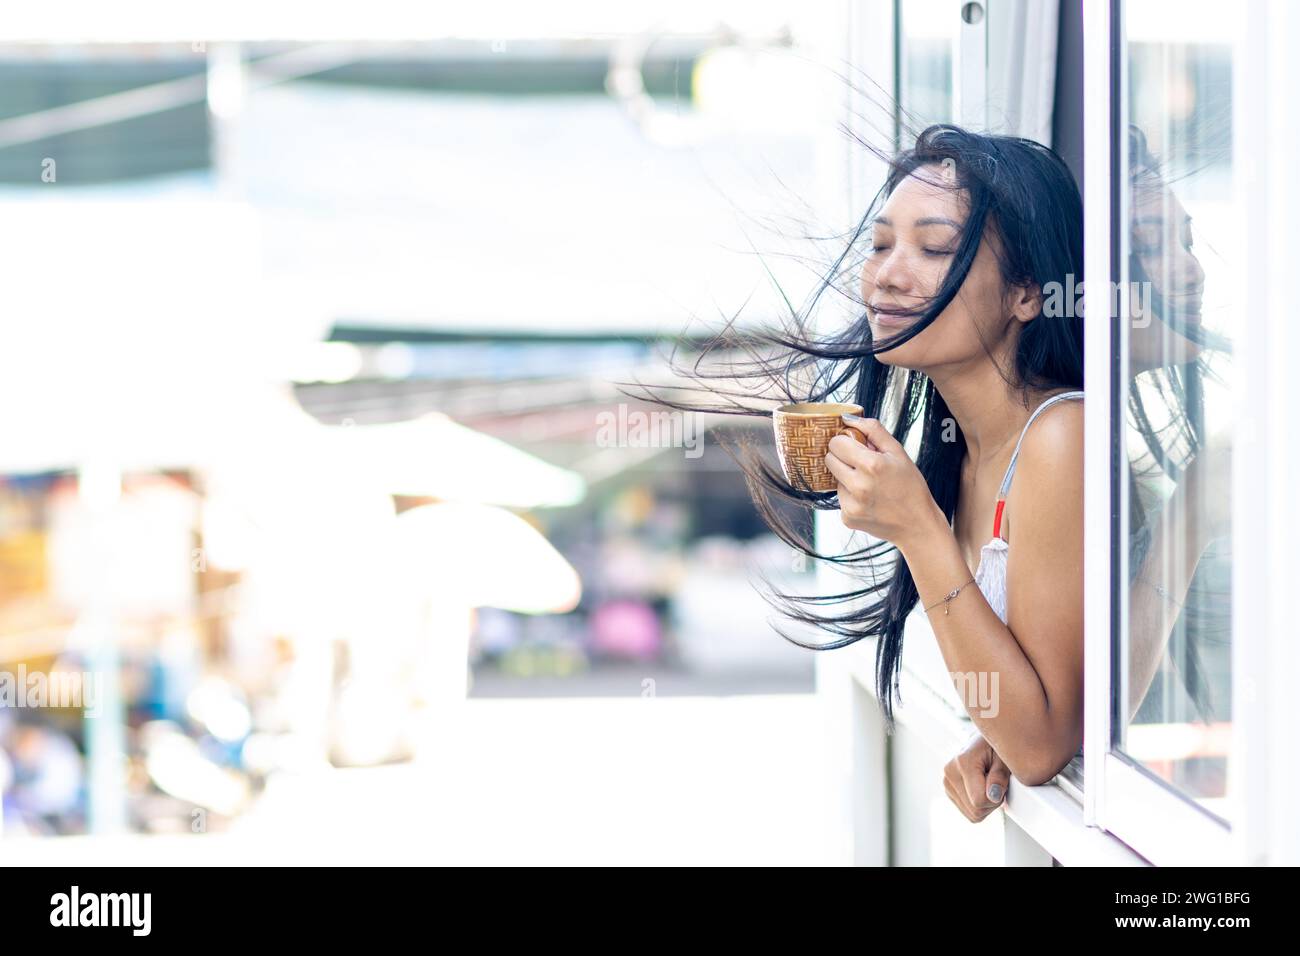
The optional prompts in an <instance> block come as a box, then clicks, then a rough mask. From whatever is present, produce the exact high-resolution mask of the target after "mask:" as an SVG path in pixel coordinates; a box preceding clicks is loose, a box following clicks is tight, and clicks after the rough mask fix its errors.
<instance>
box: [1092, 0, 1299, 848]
mask: <svg viewBox="0 0 1300 956" xmlns="http://www.w3.org/2000/svg"><path fill="white" fill-rule="evenodd" d="M1124 2H1125V0H1111V2H1106V3H1095V4H1085V6H1084V71H1085V97H1084V100H1085V105H1084V143H1085V155H1084V193H1085V196H1087V197H1091V198H1090V199H1088V200H1086V201H1085V206H1086V208H1085V211H1084V218H1085V230H1084V231H1085V236H1084V243H1085V257H1086V265H1085V279H1084V282H1085V302H1086V301H1087V298H1088V297H1087V292H1086V290H1090V289H1098V288H1100V289H1103V290H1108V289H1109V288H1110V286H1109V283H1110V282H1111V281H1112V280H1113V281H1123V280H1125V279H1126V278H1127V276H1126V274H1125V271H1126V264H1125V262H1124V257H1123V256H1122V255H1121V249H1122V247H1121V245H1120V242H1119V236H1120V232H1119V231H1118V230H1120V229H1122V228H1124V223H1126V222H1127V221H1128V217H1127V210H1126V203H1127V195H1128V190H1127V189H1126V188H1120V189H1114V188H1113V187H1114V186H1116V185H1117V184H1119V183H1118V181H1117V178H1116V177H1117V176H1119V174H1120V171H1121V167H1120V165H1119V156H1120V155H1121V154H1120V152H1119V149H1120V148H1121V146H1122V144H1123V143H1124V142H1125V134H1124V131H1125V130H1126V128H1127V121H1128V116H1127V89H1125V88H1123V87H1122V86H1121V84H1122V82H1123V74H1122V70H1123V68H1124V64H1125V57H1126V53H1127V44H1126V40H1125V34H1124V20H1123V11H1124ZM1226 19H1227V20H1229V21H1230V22H1231V23H1232V24H1233V25H1234V28H1235V33H1234V35H1233V37H1232V42H1233V71H1234V102H1233V122H1234V177H1235V182H1236V187H1237V188H1238V189H1239V190H1240V192H1239V194H1240V195H1243V196H1244V197H1245V202H1244V204H1243V208H1242V209H1241V210H1240V212H1239V217H1238V218H1239V230H1240V231H1239V233H1238V234H1239V235H1241V236H1243V237H1244V238H1245V246H1244V248H1243V249H1242V250H1240V252H1241V258H1242V261H1243V262H1245V263H1247V264H1248V265H1247V267H1246V269H1247V274H1246V275H1243V276H1240V277H1238V280H1239V281H1238V282H1237V288H1240V289H1242V290H1243V296H1244V298H1243V300H1242V302H1241V308H1242V314H1243V315H1244V316H1257V317H1260V318H1259V319H1257V320H1255V322H1254V325H1253V327H1251V328H1247V329H1245V334H1241V335H1239V337H1238V340H1237V341H1236V343H1235V348H1236V350H1237V351H1236V353H1235V355H1234V363H1235V364H1236V368H1235V371H1234V378H1235V394H1234V406H1235V411H1236V414H1237V416H1238V419H1239V421H1242V422H1244V423H1251V422H1253V424H1254V427H1253V428H1251V427H1243V428H1242V429H1241V430H1240V431H1239V432H1238V434H1237V436H1236V441H1237V444H1236V447H1235V448H1234V452H1233V505H1232V507H1233V538H1234V546H1233V568H1232V577H1233V585H1232V587H1233V641H1232V680H1233V713H1232V721H1233V729H1232V751H1231V754H1232V756H1231V762H1230V771H1229V773H1230V779H1229V788H1228V798H1229V808H1230V810H1229V816H1230V818H1231V820H1232V822H1233V825H1232V826H1231V827H1228V826H1225V825H1224V824H1223V822H1222V821H1220V820H1219V819H1218V818H1217V817H1215V816H1213V815H1212V814H1210V813H1209V812H1208V811H1206V810H1205V809H1204V808H1202V807H1200V806H1199V805H1197V804H1196V803H1195V802H1194V801H1193V800H1192V799H1191V798H1190V797H1188V796H1186V795H1184V794H1181V793H1179V792H1178V791H1176V790H1175V789H1174V788H1172V787H1170V786H1169V785H1167V784H1166V783H1164V782H1163V781H1160V780H1158V779H1157V778H1156V777H1155V776H1154V775H1152V774H1150V773H1148V772H1147V771H1145V770H1144V769H1143V768H1141V767H1140V765H1138V764H1137V763H1136V762H1135V761H1133V760H1132V759H1131V758H1129V757H1127V756H1125V755H1123V754H1122V753H1120V752H1118V751H1116V750H1115V749H1114V748H1113V747H1112V745H1111V740H1112V733H1113V731H1114V729H1115V726H1114V724H1113V720H1114V719H1115V715H1114V713H1113V699H1114V698H1115V695H1116V694H1119V695H1120V699H1123V697H1124V695H1123V694H1122V690H1123V689H1122V687H1119V686H1116V684H1117V682H1116V681H1115V680H1114V679H1113V676H1112V675H1114V674H1115V673H1116V671H1115V669H1114V664H1115V663H1116V661H1115V660H1114V657H1113V654H1114V649H1115V642H1114V638H1115V635H1116V634H1117V633H1118V632H1117V630H1116V629H1117V628H1118V627H1120V626H1123V624H1124V622H1126V621H1127V618H1128V593H1127V588H1126V587H1124V586H1123V584H1122V582H1123V580H1124V577H1125V575H1124V574H1123V573H1122V569H1121V568H1119V567H1117V564H1118V563H1119V560H1120V554H1119V551H1118V550H1117V549H1116V548H1115V547H1114V544H1115V540H1114V536H1115V534H1116V527H1117V517H1118V516H1120V515H1124V514H1127V512H1128V509H1127V485H1126V483H1125V482H1122V481H1116V480H1115V477H1116V475H1117V471H1116V469H1117V468H1118V467H1119V466H1120V465H1121V464H1122V463H1121V462H1120V461H1117V460H1116V458H1115V457H1114V456H1116V455H1121V454H1125V453H1124V452H1123V451H1121V450H1120V449H1117V448H1116V447H1115V443H1114V442H1113V440H1112V431H1111V429H1112V423H1113V417H1112V416H1114V415H1122V414H1123V413H1124V407H1125V406H1124V404H1123V402H1122V401H1120V396H1121V395H1122V392H1121V388H1122V387H1123V386H1124V380H1125V376H1124V371H1123V370H1124V369H1126V368H1127V365H1128V354H1127V339H1126V337H1125V336H1124V335H1122V334H1120V329H1121V326H1120V322H1121V320H1120V319H1119V318H1118V317H1114V316H1109V305H1108V303H1107V302H1106V301H1105V300H1106V299H1108V298H1109V297H1108V296H1103V302H1102V304H1101V307H1100V309H1099V310H1092V309H1089V310H1088V311H1089V313H1090V314H1100V315H1106V316H1108V319H1109V320H1108V321H1104V322H1103V321H1091V322H1088V323H1087V324H1086V328H1085V370H1086V373H1085V385H1084V387H1085V389H1086V391H1087V394H1088V401H1087V403H1086V411H1085V433H1086V452H1085V469H1086V472H1085V477H1086V490H1085V513H1086V516H1087V529H1088V532H1087V537H1086V539H1085V552H1086V553H1085V562H1084V575H1085V599H1086V607H1087V609H1088V611H1087V620H1086V621H1085V682H1086V693H1085V734H1084V760H1085V767H1086V770H1085V775H1084V818H1085V820H1086V821H1087V822H1088V823H1089V824H1090V825H1094V826H1098V827H1100V828H1103V829H1105V830H1107V831H1109V832H1110V833H1112V834H1114V835H1115V836H1116V837H1117V838H1119V839H1120V840H1122V841H1123V842H1124V843H1126V844H1127V845H1129V846H1131V847H1132V848H1133V849H1134V850H1136V851H1137V852H1138V853H1140V854H1142V856H1143V857H1145V858H1146V859H1147V860H1149V861H1151V862H1152V863H1154V864H1156V865H1158V866H1184V865H1196V866H1207V865H1250V864H1262V863H1279V862H1282V860H1283V859H1290V860H1294V859H1295V855H1296V852H1297V838H1296V834H1297V825H1296V822H1295V819H1294V814H1293V813H1284V812H1283V809H1282V804H1283V803H1285V802H1287V800H1288V795H1289V794H1291V793H1293V791H1291V790H1289V789H1284V788H1286V787H1293V786H1294V785H1295V782H1296V776H1297V771H1296V765H1295V764H1296V761H1295V757H1296V755H1295V753H1294V752H1293V751H1294V748H1293V747H1292V746H1291V745H1290V744H1289V743H1288V741H1289V739H1290V738H1292V737H1293V736H1294V735H1292V734H1289V733H1286V732H1282V733H1279V731H1283V729H1284V728H1286V727H1287V726H1288V724H1289V722H1290V721H1291V720H1293V719H1294V716H1293V714H1291V713H1289V712H1287V710H1288V708H1286V707H1285V706H1284V703H1285V702H1287V701H1289V700H1291V699H1292V697H1293V695H1294V691H1293V690H1292V689H1291V687H1290V686H1289V684H1290V678H1289V677H1288V676H1286V675H1294V673H1295V672H1296V671H1295V670H1294V667H1295V666H1296V662H1297V658H1298V657H1300V655H1298V654H1297V651H1296V648H1295V646H1294V645H1295V642H1294V640H1293V637H1294V634H1295V633H1296V631H1295V626H1294V616H1293V615H1292V614H1291V613H1290V609H1289V605H1288V604H1287V603H1286V600H1285V599H1286V598H1287V597H1288V595H1287V594H1286V593H1285V591H1286V588H1287V587H1288V586H1289V582H1290V581H1293V580H1294V575H1295V574H1296V572H1297V570H1300V567H1298V565H1300V562H1298V561H1297V559H1296V556H1295V554H1294V551H1295V547H1294V543H1295V541H1296V534H1297V530H1300V521H1298V520H1297V507H1296V505H1295V503H1294V502H1293V501H1291V500H1289V494H1293V488H1294V478H1292V479H1291V484H1290V485H1288V484H1287V476H1288V475H1290V476H1294V475H1295V474H1296V471H1295V466H1296V463H1297V457H1298V456H1297V453H1296V449H1295V445H1294V442H1289V443H1288V442H1275V443H1274V442H1267V441H1266V440H1265V436H1267V435H1285V434H1288V433H1290V432H1292V431H1293V430H1294V426H1293V425H1292V424H1291V423H1293V422H1294V421H1295V420H1296V419H1295V416H1296V414H1297V412H1300V408H1298V407H1297V406H1298V405H1300V403H1298V402H1297V398H1296V395H1295V389H1294V384H1293V381H1294V376H1293V373H1291V372H1290V371H1289V369H1287V368H1286V363H1287V361H1289V359H1290V358H1291V356H1293V355H1294V354H1295V353H1294V351H1293V350H1292V349H1291V348H1288V347H1287V346H1288V345H1290V346H1292V347H1294V346H1296V345H1300V336H1298V335H1297V334H1296V332H1295V331H1294V329H1293V328H1291V326H1290V323H1289V322H1283V321H1277V320H1275V321H1269V317H1271V316H1279V317H1281V316H1286V315H1287V314H1288V310H1287V308H1286V305H1287V303H1288V300H1289V297H1290V296H1289V293H1288V290H1287V289H1286V288H1285V286H1286V284H1287V280H1288V279H1289V276H1290V272H1289V269H1291V268H1293V267H1291V266H1290V265H1289V263H1293V262H1294V261H1295V256H1296V254H1297V252H1300V248H1298V246H1300V243H1297V241H1296V239H1295V237H1294V235H1288V234H1287V229H1288V228H1291V229H1293V228H1294V227H1293V226H1291V227H1287V226H1286V225H1285V223H1286V220H1287V219H1288V218H1289V216H1288V210H1289V211H1290V215H1291V216H1294V215H1295V213H1294V210H1295V207H1296V205H1297V200H1298V199H1300V197H1298V196H1297V190H1296V188H1295V186H1294V185H1292V184H1288V183H1287V182H1286V181H1285V180H1286V175H1287V173H1286V171H1285V170H1284V169H1279V168H1278V167H1279V166H1283V165H1284V164H1283V159H1284V158H1285V157H1286V156H1287V155H1288V154H1287V152H1286V150H1287V149H1288V148H1289V149H1292V150H1294V149H1296V148H1297V147H1300V121H1297V119H1296V118H1295V117H1294V115H1290V116H1288V115H1287V109H1288V107H1289V104H1286V103H1285V102H1284V99H1285V98H1284V96H1282V95H1280V92H1281V91H1284V90H1286V89H1294V88H1295V87H1294V86H1292V87H1285V86H1280V85H1278V84H1280V83H1282V82H1287V81H1289V82H1291V83H1293V84H1294V83H1296V82H1297V81H1298V80H1300V70H1298V69H1297V66H1296V64H1295V62H1294V57H1293V56H1289V55H1288V54H1287V52H1286V51H1285V49H1284V47H1283V43H1284V41H1285V39H1286V38H1288V37H1289V38H1291V39H1292V40H1294V38H1295V37H1296V36H1297V31H1298V30H1300V16H1297V11H1295V10H1294V9H1292V8H1288V7H1286V5H1285V4H1281V5H1279V4H1272V3H1269V2H1267V0H1260V2H1252V3H1249V4H1248V5H1247V6H1246V9H1245V10H1244V11H1243V10H1241V9H1239V8H1237V9H1234V10H1233V11H1232V13H1231V15H1230V16H1228V17H1227V18H1226ZM1270 124H1276V125H1270ZM1261 138H1263V139H1264V142H1261ZM1291 155H1294V153H1292V154H1291ZM1097 197H1106V198H1105V201H1098V199H1097ZM1280 199H1282V200H1283V201H1279V200H1280ZM1288 468H1289V469H1290V470H1288ZM1112 489H1114V491H1113V490H1112ZM1270 730H1271V736H1270ZM1270 837H1272V839H1270ZM1279 838H1281V839H1279Z"/></svg>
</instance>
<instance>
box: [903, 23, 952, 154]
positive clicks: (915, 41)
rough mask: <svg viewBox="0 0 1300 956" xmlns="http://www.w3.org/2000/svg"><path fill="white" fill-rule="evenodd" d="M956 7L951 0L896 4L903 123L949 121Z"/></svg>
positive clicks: (918, 124) (916, 124)
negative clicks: (897, 9) (897, 6)
mask: <svg viewBox="0 0 1300 956" xmlns="http://www.w3.org/2000/svg"><path fill="white" fill-rule="evenodd" d="M956 26H957V24H956V8H955V7H954V6H953V4H952V2H951V0H903V2H902V3H901V4H899V49H900V57H899V61H900V62H899V71H900V76H899V81H900V82H899V103H900V105H901V106H902V109H903V123H904V126H908V125H914V126H916V127H917V128H918V129H921V128H924V127H925V126H928V125H929V124H931V123H949V122H952V48H953V38H954V36H955V35H956Z"/></svg>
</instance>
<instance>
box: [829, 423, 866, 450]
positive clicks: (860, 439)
mask: <svg viewBox="0 0 1300 956" xmlns="http://www.w3.org/2000/svg"><path fill="white" fill-rule="evenodd" d="M835 434H836V436H837V437H838V436H839V435H848V436H849V437H850V438H852V439H853V440H854V441H856V442H857V443H858V444H859V445H866V444H869V443H868V442H867V436H866V435H864V434H862V432H860V431H858V430H857V429H856V428H850V427H849V426H848V425H843V426H841V427H840V429H839V431H837V432H836V433H835Z"/></svg>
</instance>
